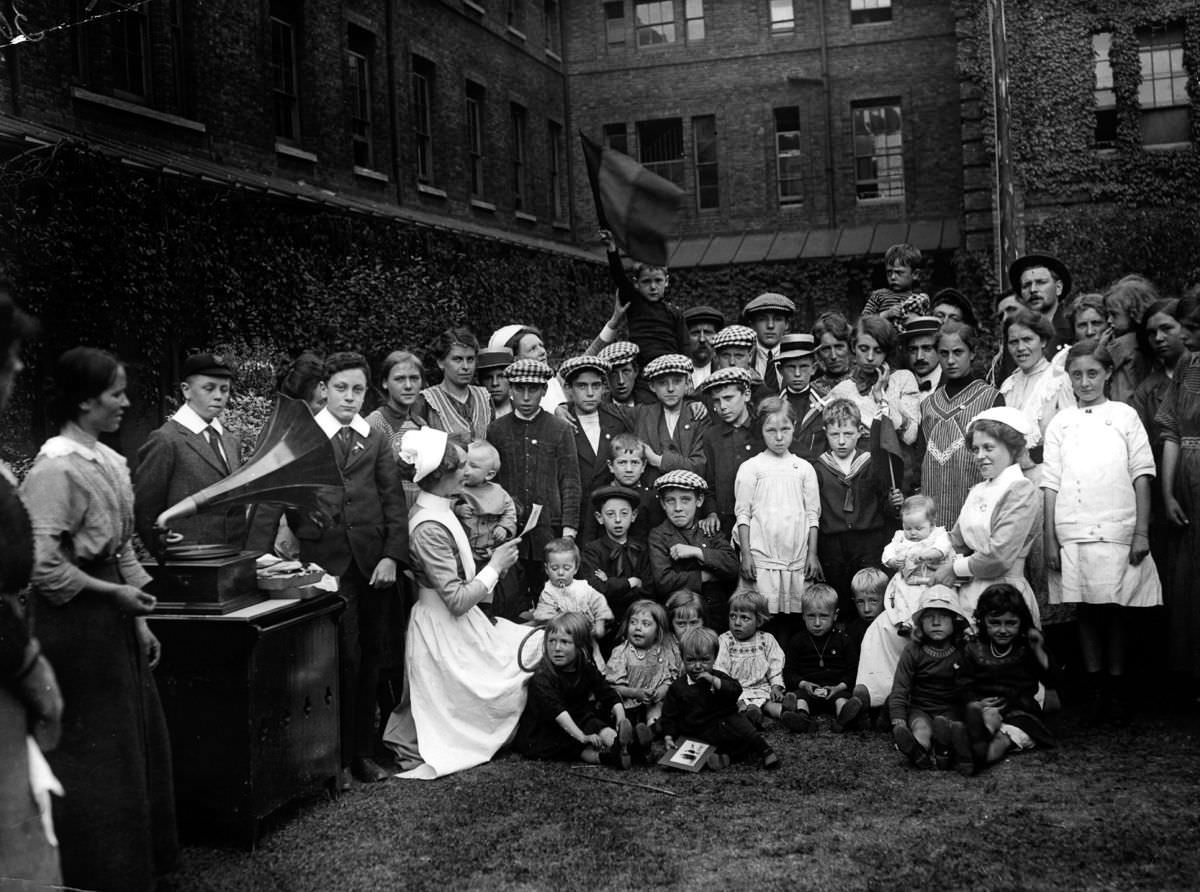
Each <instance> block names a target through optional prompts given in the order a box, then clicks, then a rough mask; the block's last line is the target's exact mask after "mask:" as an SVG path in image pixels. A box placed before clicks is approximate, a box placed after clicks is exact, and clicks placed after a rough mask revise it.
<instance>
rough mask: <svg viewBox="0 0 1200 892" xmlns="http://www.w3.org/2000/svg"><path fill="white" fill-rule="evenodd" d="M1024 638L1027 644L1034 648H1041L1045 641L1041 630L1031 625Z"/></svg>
mask: <svg viewBox="0 0 1200 892" xmlns="http://www.w3.org/2000/svg"><path fill="white" fill-rule="evenodd" d="M1025 638H1026V639H1027V640H1028V641H1029V646H1030V647H1032V648H1033V649H1034V650H1041V649H1042V646H1043V645H1044V644H1045V643H1046V636H1045V635H1043V634H1042V630H1041V629H1039V628H1037V627H1033V628H1031V629H1030V630H1029V631H1028V632H1026V633H1025Z"/></svg>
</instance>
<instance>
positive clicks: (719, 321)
mask: <svg viewBox="0 0 1200 892" xmlns="http://www.w3.org/2000/svg"><path fill="white" fill-rule="evenodd" d="M683 321H684V324H686V325H695V324H696V323H698V322H711V323H712V324H713V325H715V326H716V327H717V330H718V331H720V330H721V329H722V328H724V327H725V314H724V313H722V312H721V311H720V310H718V309H717V308H716V307H709V306H699V307H688V308H687V309H686V310H684V311H683Z"/></svg>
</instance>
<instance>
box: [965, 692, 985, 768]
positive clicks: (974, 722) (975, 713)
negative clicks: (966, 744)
mask: <svg viewBox="0 0 1200 892" xmlns="http://www.w3.org/2000/svg"><path fill="white" fill-rule="evenodd" d="M965 718H966V722H965V724H966V728H967V738H968V739H969V740H970V741H971V754H972V756H973V761H974V763H975V769H976V770H978V769H980V768H982V767H983V766H984V765H986V764H987V757H988V746H989V745H990V744H991V742H992V732H991V731H990V730H989V729H988V726H987V723H986V722H985V721H984V720H983V707H982V706H980V705H979V704H978V703H968V704H967V710H966V716H965Z"/></svg>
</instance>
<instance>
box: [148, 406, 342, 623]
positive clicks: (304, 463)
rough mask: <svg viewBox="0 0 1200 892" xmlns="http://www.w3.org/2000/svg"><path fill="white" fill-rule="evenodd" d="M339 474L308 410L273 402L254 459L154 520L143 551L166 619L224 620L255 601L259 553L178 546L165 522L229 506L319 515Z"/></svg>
mask: <svg viewBox="0 0 1200 892" xmlns="http://www.w3.org/2000/svg"><path fill="white" fill-rule="evenodd" d="M342 487H343V483H342V474H341V471H340V470H339V469H338V463H337V457H336V454H335V453H334V450H333V442H332V441H331V440H330V439H329V438H328V437H327V436H326V435H325V432H324V431H322V430H321V427H320V425H318V424H317V422H316V421H315V420H314V419H313V415H312V412H311V411H310V410H309V408H308V404H307V403H304V402H302V401H301V400H294V399H291V398H290V397H286V396H283V395H279V396H277V397H276V399H275V407H274V410H273V411H272V413H271V417H270V419H269V420H268V422H267V427H266V430H265V431H264V433H263V436H262V441H261V443H260V444H259V446H258V450H257V451H256V453H255V455H254V457H253V458H252V459H250V461H248V462H247V463H246V464H244V465H242V467H240V468H238V469H237V470H236V471H234V472H233V473H232V474H230V475H229V476H228V477H226V478H224V479H222V480H219V481H217V482H216V483H214V484H213V485H212V486H207V487H205V488H204V489H202V490H200V491H199V492H197V493H195V494H194V495H191V496H188V497H187V498H186V499H184V500H183V501H181V502H179V503H178V504H176V505H173V506H171V507H170V508H168V509H167V510H166V511H164V512H163V513H162V514H160V515H159V516H158V519H157V520H156V521H155V527H156V528H157V529H158V530H159V535H158V540H157V541H156V542H154V543H147V544H148V545H150V547H151V549H152V550H153V552H154V556H155V560H154V561H151V562H147V563H146V564H145V566H146V569H147V570H148V571H149V572H150V575H151V576H153V577H154V582H152V583H151V585H150V587H149V590H150V591H151V592H152V593H153V594H154V595H155V596H156V597H157V598H158V609H159V610H160V611H162V612H167V613H215V614H224V613H230V612H232V611H234V610H239V609H241V608H242V607H245V606H247V605H249V604H253V603H255V602H257V601H261V600H262V599H263V596H262V595H260V594H259V592H258V589H257V586H256V580H255V565H254V562H255V559H256V558H257V557H258V555H257V553H255V552H253V551H243V550H242V549H240V548H238V547H237V546H236V545H227V544H224V543H220V544H206V543H201V544H191V543H184V542H183V541H182V537H180V536H179V535H178V534H176V533H172V532H171V531H170V526H171V522H172V521H175V520H178V519H179V518H182V517H189V516H191V515H193V514H196V513H197V512H200V511H205V510H209V509H214V508H227V507H230V506H233V505H276V506H279V507H283V508H297V509H300V510H304V511H308V512H312V513H314V514H319V513H321V502H322V501H323V500H325V501H326V502H327V501H328V500H329V499H330V497H331V496H332V497H336V496H337V495H338V494H340V492H341V490H342Z"/></svg>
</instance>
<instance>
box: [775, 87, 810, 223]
mask: <svg viewBox="0 0 1200 892" xmlns="http://www.w3.org/2000/svg"><path fill="white" fill-rule="evenodd" d="M775 170H776V176H777V178H778V182H779V203H780V204H799V203H800V202H802V201H803V200H804V156H803V154H802V151H801V143H800V109H799V108H797V107H796V106H788V107H786V108H777V109H775Z"/></svg>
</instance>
